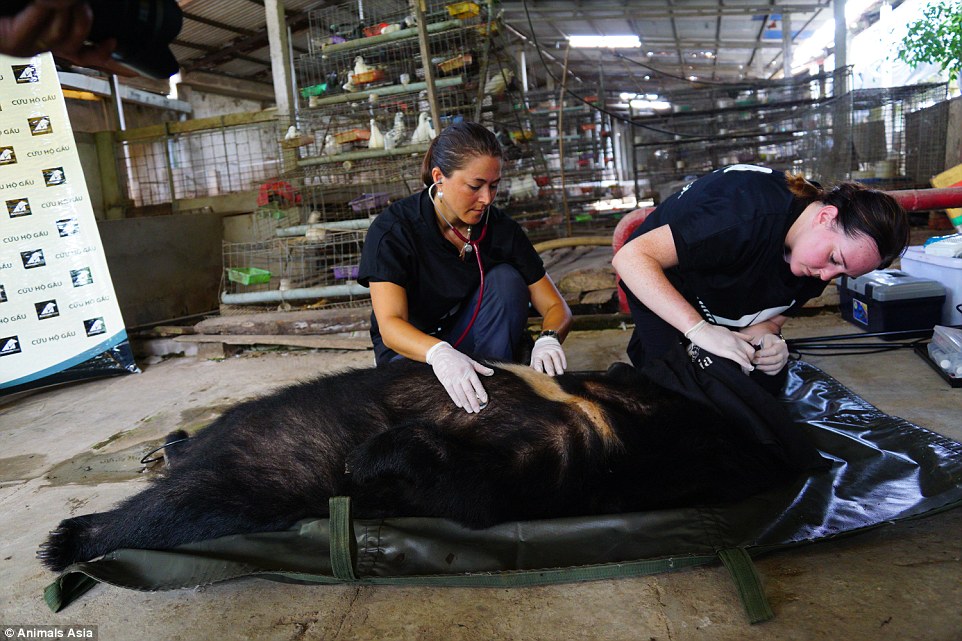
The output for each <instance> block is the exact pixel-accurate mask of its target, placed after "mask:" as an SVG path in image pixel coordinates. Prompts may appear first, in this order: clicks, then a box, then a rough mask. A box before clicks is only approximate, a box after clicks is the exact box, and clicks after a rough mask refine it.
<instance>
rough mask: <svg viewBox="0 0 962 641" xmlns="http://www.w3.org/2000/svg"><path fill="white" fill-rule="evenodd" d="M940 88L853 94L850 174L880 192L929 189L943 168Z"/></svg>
mask: <svg viewBox="0 0 962 641" xmlns="http://www.w3.org/2000/svg"><path fill="white" fill-rule="evenodd" d="M947 96H948V88H947V86H946V85H944V84H928V85H912V86H907V87H890V88H884V89H862V90H858V91H855V92H853V94H852V117H851V118H852V146H851V148H852V159H851V163H852V176H853V178H857V179H859V180H860V181H862V182H865V183H866V184H870V185H872V186H879V187H880V188H885V189H889V188H899V187H904V188H911V187H927V186H929V180H930V179H931V178H932V176H934V175H936V174H938V173H940V172H941V171H942V170H943V169H944V168H945V144H946V128H947V127H948V106H949V105H948V102H946V98H947Z"/></svg>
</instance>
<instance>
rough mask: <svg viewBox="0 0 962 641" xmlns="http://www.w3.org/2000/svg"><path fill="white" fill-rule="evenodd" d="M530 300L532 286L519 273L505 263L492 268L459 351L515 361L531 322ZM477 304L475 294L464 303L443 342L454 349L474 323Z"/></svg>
mask: <svg viewBox="0 0 962 641" xmlns="http://www.w3.org/2000/svg"><path fill="white" fill-rule="evenodd" d="M530 300H531V297H530V294H529V292H528V286H527V285H526V284H525V282H524V279H523V278H522V277H521V274H520V273H519V272H518V270H516V269H515V268H514V267H512V266H511V265H506V264H504V263H502V264H500V265H496V266H494V267H492V268H491V269H490V270H489V271H487V272H486V273H485V275H484V296H483V297H482V299H481V309H479V310H478V316H477V318H476V319H475V320H474V325H472V326H471V329H470V330H468V333H467V335H466V336H465V337H464V340H463V341H461V344H460V345H458V350H459V351H462V352H465V353H466V354H473V355H475V356H479V357H483V358H489V359H492V360H500V361H506V362H510V361H513V360H514V357H515V354H516V352H517V349H518V346H519V345H520V343H521V334H522V332H524V328H525V325H527V322H528V303H529V301H530ZM477 302H478V292H477V290H475V291H474V293H472V294H471V296H470V297H469V298H468V299H467V300H466V301H465V302H464V303H463V305H462V309H461V311H460V312H459V313H458V316H457V317H456V319H455V321H454V326H453V327H452V328H451V329H450V330H449V331H448V332H447V334H445V335H444V336H443V337H442V338H443V340H446V341H447V342H449V343H451V344H452V345H454V342H455V341H456V340H458V338H459V337H460V336H461V334H462V333H463V332H464V328H465V327H467V326H468V323H470V322H471V317H472V316H473V315H474V310H475V308H476V307H477Z"/></svg>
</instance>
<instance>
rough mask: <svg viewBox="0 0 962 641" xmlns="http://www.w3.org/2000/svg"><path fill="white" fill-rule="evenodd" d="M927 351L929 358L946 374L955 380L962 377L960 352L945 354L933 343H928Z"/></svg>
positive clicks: (961, 355)
mask: <svg viewBox="0 0 962 641" xmlns="http://www.w3.org/2000/svg"><path fill="white" fill-rule="evenodd" d="M928 350H929V358H931V359H932V362H934V363H935V364H936V365H938V366H939V367H941V368H942V370H944V371H945V373H946V374H948V375H949V376H953V377H955V378H959V377H962V352H946V351H945V350H943V349H942V348H941V347H940V346H939V345H937V344H936V343H935V342H932V343H929V346H928Z"/></svg>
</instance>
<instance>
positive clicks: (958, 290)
mask: <svg viewBox="0 0 962 641" xmlns="http://www.w3.org/2000/svg"><path fill="white" fill-rule="evenodd" d="M901 268H902V271H904V272H905V273H906V274H911V275H912V276H917V277H919V278H929V279H931V280H936V281H938V282H940V283H942V284H943V285H945V303H944V304H943V305H942V320H941V324H942V325H962V312H959V310H957V309H956V305H962V258H949V257H947V256H932V255H930V254H926V253H925V252H924V251H923V249H922V246H921V245H918V246H912V247H909V248H908V250H906V252H905V255H904V256H902V267H901Z"/></svg>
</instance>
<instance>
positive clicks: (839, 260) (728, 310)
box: [613, 165, 909, 376]
mask: <svg viewBox="0 0 962 641" xmlns="http://www.w3.org/2000/svg"><path fill="white" fill-rule="evenodd" d="M908 234H909V226H908V218H907V216H906V214H905V211H904V210H903V209H902V207H901V206H900V205H899V204H898V203H897V202H896V201H895V199H893V198H892V197H891V196H889V195H887V194H885V193H883V192H880V191H875V190H872V189H866V188H865V187H863V186H862V185H859V184H857V183H852V182H843V183H839V184H838V185H837V186H836V187H835V188H834V189H832V190H829V191H826V190H823V189H822V188H821V187H820V186H818V185H816V184H814V183H811V182H809V181H807V180H805V179H804V178H803V177H801V176H798V175H794V174H786V173H783V172H777V171H773V170H771V169H769V168H766V167H759V166H756V165H732V166H730V167H725V168H723V169H719V170H717V171H714V172H712V173H710V174H708V175H706V176H703V177H701V178H699V179H698V180H695V181H694V182H692V183H690V184H688V185H687V186H686V187H685V188H684V189H682V190H681V191H680V192H678V193H677V194H674V195H672V196H670V197H669V198H667V199H665V201H664V202H663V203H661V204H660V205H659V206H658V207H657V208H656V209H655V210H654V211H653V212H652V213H651V215H650V216H648V218H647V219H645V221H644V222H643V223H642V224H641V225H639V227H638V228H637V229H636V230H635V231H634V233H633V234H632V235H631V236H630V237H629V240H628V242H627V243H625V245H624V247H622V248H621V249H620V250H619V251H618V253H617V254H616V255H615V258H614V261H613V265H614V267H615V270H616V271H617V272H618V274H619V275H620V276H621V279H622V280H621V285H622V288H623V289H624V290H625V292H626V293H627V296H628V304H629V307H630V308H631V312H632V317H633V319H634V321H635V330H634V333H633V334H632V337H631V340H630V341H629V343H628V356H629V357H630V358H631V361H632V363H633V364H634V365H635V366H636V367H641V366H643V365H645V364H646V363H647V362H650V361H651V360H652V359H654V358H657V357H658V356H660V355H661V354H663V353H664V352H666V351H667V350H668V348H669V347H670V346H671V345H673V344H677V343H678V342H679V341H680V340H681V338H682V336H684V337H685V338H686V339H688V340H689V341H690V342H691V343H693V344H695V345H697V346H698V347H701V348H704V349H705V350H707V351H708V352H711V353H713V354H715V355H717V356H721V357H724V358H728V359H731V360H733V361H735V362H736V363H738V364H739V365H740V366H741V367H742V369H743V370H744V371H746V372H749V371H752V370H754V369H756V368H757V369H758V370H759V371H761V372H763V373H765V374H768V375H772V376H774V375H775V374H778V373H779V372H780V371H781V370H782V368H783V367H784V366H785V363H786V362H787V361H788V348H787V347H786V345H785V342H784V341H783V340H781V338H780V333H781V327H782V325H783V324H784V323H785V321H786V315H787V314H791V313H793V312H795V311H797V310H798V309H800V308H801V307H802V306H803V305H804V304H805V302H806V301H807V300H809V299H811V298H813V297H815V296H818V295H819V294H821V292H822V290H823V289H824V288H825V285H826V284H827V282H828V281H830V280H832V279H833V278H835V277H836V276H840V275H842V274H847V275H849V276H860V275H862V274H865V273H868V272H870V271H872V270H874V269H879V268H881V267H885V266H887V265H889V264H891V262H892V261H893V260H894V259H895V258H897V257H898V256H899V255H900V254H901V253H902V250H903V249H905V246H906V245H907V244H908ZM756 348H757V349H756Z"/></svg>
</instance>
